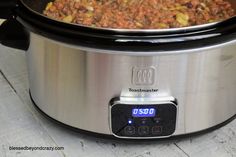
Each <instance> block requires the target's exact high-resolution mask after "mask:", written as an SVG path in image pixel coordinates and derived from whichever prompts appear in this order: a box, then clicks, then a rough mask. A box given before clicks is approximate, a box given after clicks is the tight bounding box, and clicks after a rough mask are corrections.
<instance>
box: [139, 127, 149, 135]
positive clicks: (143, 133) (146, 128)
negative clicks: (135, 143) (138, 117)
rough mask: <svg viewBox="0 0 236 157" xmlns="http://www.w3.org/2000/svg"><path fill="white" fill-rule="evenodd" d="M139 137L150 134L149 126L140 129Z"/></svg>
mask: <svg viewBox="0 0 236 157" xmlns="http://www.w3.org/2000/svg"><path fill="white" fill-rule="evenodd" d="M138 133H139V135H148V134H149V127H148V126H140V127H139V128H138Z"/></svg>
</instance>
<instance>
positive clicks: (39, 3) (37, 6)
mask: <svg viewBox="0 0 236 157" xmlns="http://www.w3.org/2000/svg"><path fill="white" fill-rule="evenodd" d="M20 1H21V2H22V4H23V5H24V6H25V7H26V8H27V9H28V10H30V11H31V12H33V13H35V14H37V15H39V16H43V17H44V18H47V19H50V20H55V19H51V18H49V17H47V16H45V15H43V13H42V12H43V10H44V8H46V5H47V3H49V2H51V0H35V1H32V0H20ZM228 1H229V2H230V3H231V5H232V6H233V8H234V9H235V10H236V1H235V0H228ZM234 17H235V16H234ZM234 17H232V18H234ZM235 18H236V17H235ZM227 20H228V19H227ZM55 21H58V22H61V23H65V22H62V21H59V20H55ZM220 22H223V21H218V22H212V23H208V24H202V25H196V26H189V27H182V28H169V29H114V28H101V27H90V26H85V25H80V24H73V23H70V24H68V23H65V24H67V25H74V26H80V27H86V28H90V29H95V30H107V31H112V32H119V33H142V32H143V33H167V32H168V33H174V32H185V31H194V30H200V29H206V28H209V27H213V26H215V25H217V24H219V23H220Z"/></svg>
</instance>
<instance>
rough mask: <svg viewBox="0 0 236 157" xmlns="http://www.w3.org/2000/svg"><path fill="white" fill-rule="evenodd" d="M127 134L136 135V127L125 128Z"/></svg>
mask: <svg viewBox="0 0 236 157" xmlns="http://www.w3.org/2000/svg"><path fill="white" fill-rule="evenodd" d="M125 134H126V135H134V134H135V127H134V126H126V127H125Z"/></svg>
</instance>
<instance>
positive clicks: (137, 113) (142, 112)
mask: <svg viewBox="0 0 236 157" xmlns="http://www.w3.org/2000/svg"><path fill="white" fill-rule="evenodd" d="M155 115H156V109H155V108H134V109H132V116H133V117H155Z"/></svg>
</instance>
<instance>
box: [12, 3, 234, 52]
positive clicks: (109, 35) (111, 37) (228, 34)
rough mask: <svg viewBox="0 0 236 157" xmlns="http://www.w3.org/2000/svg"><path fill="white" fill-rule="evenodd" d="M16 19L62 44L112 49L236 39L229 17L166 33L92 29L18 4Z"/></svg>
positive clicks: (165, 48) (199, 44) (197, 45)
mask: <svg viewBox="0 0 236 157" xmlns="http://www.w3.org/2000/svg"><path fill="white" fill-rule="evenodd" d="M15 13H16V15H17V19H18V20H19V21H20V22H21V23H22V24H23V25H24V26H25V27H26V28H27V29H28V30H29V31H32V32H34V33H36V34H40V35H42V36H44V37H46V38H49V39H53V40H56V41H60V42H63V43H66V44H72V45H75V46H76V45H78V46H83V47H90V48H99V49H107V50H115V51H135V52H141V51H142V52H143V51H155V52H156V51H175V50H181V49H193V48H200V47H203V46H204V47H205V46H211V45H213V44H218V43H219V44H220V43H224V42H229V41H232V40H235V39H236V19H235V18H232V19H230V20H227V21H225V22H222V23H219V24H218V25H216V26H215V27H212V28H208V29H206V30H199V31H192V32H180V33H178V34H175V33H167V34H160V33H158V34H149V33H148V34H145V33H141V34H140V33H132V34H125V33H121V34H120V33H116V32H109V31H103V30H94V29H89V28H86V27H85V28H83V27H76V26H74V25H66V24H64V23H61V22H58V21H54V20H50V19H49V18H44V17H43V16H39V15H36V14H35V13H33V12H30V11H29V10H28V9H27V8H25V7H24V6H23V5H22V4H20V3H19V6H18V7H17V8H16V10H15Z"/></svg>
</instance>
